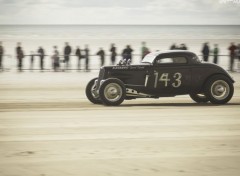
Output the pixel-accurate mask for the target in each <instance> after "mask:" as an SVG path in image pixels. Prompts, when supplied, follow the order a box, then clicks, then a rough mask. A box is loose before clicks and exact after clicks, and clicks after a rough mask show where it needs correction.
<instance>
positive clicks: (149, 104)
mask: <svg viewBox="0 0 240 176" xmlns="http://www.w3.org/2000/svg"><path fill="white" fill-rule="evenodd" d="M237 105H238V106H239V105H240V103H227V104H223V105H221V104H211V103H138V104H137V103H134V104H121V105H120V106H121V107H132V106H139V107H141V106H147V107H154V106H177V107H198V106H199V107H203V106H208V107H209V106H237Z"/></svg>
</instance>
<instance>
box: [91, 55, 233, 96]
mask: <svg viewBox="0 0 240 176" xmlns="http://www.w3.org/2000/svg"><path fill="white" fill-rule="evenodd" d="M180 57H181V58H184V59H182V60H181V61H180V62H177V61H176V62H163V63H162V62H159V61H160V60H163V59H166V58H180ZM184 60H185V61H184ZM216 74H223V75H225V76H227V77H228V78H229V79H231V81H232V82H234V80H233V79H232V78H231V76H230V75H229V74H228V73H227V72H226V71H225V70H224V69H223V68H221V67H219V66H218V65H215V64H211V63H205V62H200V61H199V59H198V57H197V56H196V54H194V53H192V52H189V51H179V50H177V51H166V52H154V53H151V54H150V55H149V56H147V57H145V58H144V59H143V61H142V63H141V64H139V65H117V66H105V67H102V68H101V70H100V74H99V77H98V81H97V87H96V88H97V89H98V88H99V87H100V84H101V82H102V81H104V80H106V79H108V78H117V79H119V80H121V81H122V82H123V83H124V84H125V86H126V88H127V92H126V94H127V97H128V98H130V97H135V96H136V97H143V96H149V97H169V96H175V95H183V94H190V93H202V92H203V88H204V84H205V82H206V81H207V79H208V78H209V77H211V76H213V75H216ZM129 96H130V97H129Z"/></svg>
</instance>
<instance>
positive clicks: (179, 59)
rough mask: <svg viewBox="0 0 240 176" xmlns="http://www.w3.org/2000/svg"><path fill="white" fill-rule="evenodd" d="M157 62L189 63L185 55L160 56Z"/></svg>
mask: <svg viewBox="0 0 240 176" xmlns="http://www.w3.org/2000/svg"><path fill="white" fill-rule="evenodd" d="M156 62H157V64H184V63H187V59H186V58H185V57H172V58H160V59H158V60H157V61H156Z"/></svg>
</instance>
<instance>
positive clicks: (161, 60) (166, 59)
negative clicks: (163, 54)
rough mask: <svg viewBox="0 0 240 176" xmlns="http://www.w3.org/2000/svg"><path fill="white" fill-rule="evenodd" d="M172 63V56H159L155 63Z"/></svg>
mask: <svg viewBox="0 0 240 176" xmlns="http://www.w3.org/2000/svg"><path fill="white" fill-rule="evenodd" d="M170 63H173V59H172V58H161V59H158V60H157V64H170Z"/></svg>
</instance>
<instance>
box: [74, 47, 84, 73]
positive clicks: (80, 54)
mask: <svg viewBox="0 0 240 176" xmlns="http://www.w3.org/2000/svg"><path fill="white" fill-rule="evenodd" d="M75 55H76V56H77V58H78V70H81V59H82V57H83V56H82V53H81V49H80V47H79V46H78V47H77V49H76V52H75Z"/></svg>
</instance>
